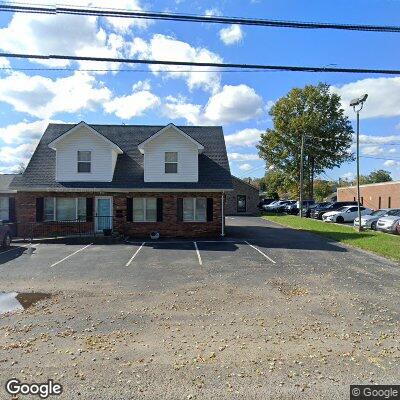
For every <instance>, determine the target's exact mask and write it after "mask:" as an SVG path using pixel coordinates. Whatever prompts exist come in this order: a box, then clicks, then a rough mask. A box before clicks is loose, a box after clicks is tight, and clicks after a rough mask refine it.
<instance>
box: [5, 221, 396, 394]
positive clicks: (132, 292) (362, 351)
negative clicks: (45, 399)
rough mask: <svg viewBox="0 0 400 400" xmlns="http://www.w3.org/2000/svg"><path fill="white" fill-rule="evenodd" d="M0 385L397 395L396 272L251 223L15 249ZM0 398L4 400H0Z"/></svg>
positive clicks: (317, 240) (362, 256)
mask: <svg viewBox="0 0 400 400" xmlns="http://www.w3.org/2000/svg"><path fill="white" fill-rule="evenodd" d="M13 246H14V247H13V248H12V249H10V251H6V252H4V251H3V252H2V253H0V274H1V277H2V279H1V282H2V283H1V291H4V292H12V291H15V292H42V293H43V292H44V293H49V294H51V295H52V297H51V298H50V299H49V300H46V301H43V302H41V303H38V304H37V305H35V306H33V307H32V308H28V309H27V310H25V311H18V312H16V313H14V314H11V315H7V314H5V315H2V316H0V373H1V377H2V381H1V382H0V385H1V387H4V383H5V380H6V379H7V378H8V377H14V376H16V377H18V378H19V379H21V380H25V381H27V382H32V381H35V382H37V381H38V380H39V381H45V380H47V379H48V378H52V379H54V380H56V381H59V382H60V383H62V384H63V385H64V395H62V396H61V398H65V399H69V398H82V399H92V398H93V397H96V398H102V399H126V398H137V397H139V396H140V397H143V398H154V399H156V398H157V399H158V398H161V397H162V398H168V399H177V398H198V399H212V398H217V397H218V398H221V399H223V398H227V399H228V398H229V399H230V398H244V397H246V398H249V399H261V398H262V399H264V398H271V397H273V398H277V399H297V398H299V397H306V398H310V399H322V398H324V399H325V398H326V399H335V398H337V399H339V398H340V399H342V398H346V397H348V390H349V385H350V384H353V383H398V379H399V377H400V369H399V362H398V361H399V358H400V352H399V345H398V339H397V338H398V335H399V313H398V310H399V309H400V294H399V293H400V291H399V283H398V282H399V278H400V272H399V265H398V264H395V263H393V262H390V261H386V260H384V259H382V258H380V257H377V256H373V255H369V254H366V253H363V252H360V251H358V250H353V249H349V248H346V247H344V246H341V245H339V244H337V243H335V242H330V241H327V240H326V239H324V238H322V237H317V236H314V235H312V234H309V233H303V232H299V231H294V230H291V229H288V228H284V227H281V226H278V225H275V224H272V223H269V222H267V221H264V220H262V219H260V218H256V217H233V218H227V236H226V237H225V238H224V239H223V240H215V239H214V240H206V239H202V240H186V241H177V240H165V241H160V242H147V241H145V242H143V241H137V242H130V243H123V242H113V241H104V240H103V241H100V240H97V241H95V242H92V241H91V240H89V239H86V240H77V239H71V240H67V241H43V242H38V243H33V244H32V245H30V244H23V243H21V244H19V243H18V244H14V245H13ZM0 398H7V397H5V396H4V393H1V395H0Z"/></svg>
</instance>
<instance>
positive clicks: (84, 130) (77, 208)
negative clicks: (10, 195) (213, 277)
mask: <svg viewBox="0 0 400 400" xmlns="http://www.w3.org/2000/svg"><path fill="white" fill-rule="evenodd" d="M10 188H11V189H12V190H14V191H16V192H17V193H16V196H15V210H16V219H17V222H18V235H21V236H25V235H33V236H35V237H39V236H42V237H43V236H46V235H52V234H58V233H60V234H62V233H63V232H68V234H80V233H86V232H99V233H101V232H105V231H109V230H113V231H114V232H118V233H120V234H124V235H129V236H137V237H139V236H140V237H143V236H148V235H149V234H150V233H151V232H153V231H157V232H159V234H160V235H161V236H167V237H171V236H176V237H184V236H186V237H192V236H208V235H210V236H216V235H220V234H223V232H224V215H223V212H222V211H223V210H222V207H223V202H224V201H225V196H226V194H227V192H229V191H231V190H232V178H231V174H230V170H229V163H228V158H227V154H226V148H225V141H224V135H223V131H222V128H221V127H212V126H207V127H203V126H202V127H193V126H190V127H187V126H181V127H176V126H175V125H173V124H169V125H167V126H164V127H163V126H147V125H88V124H86V123H84V122H81V123H79V124H77V125H70V124H50V125H49V126H48V128H47V129H46V131H45V133H44V134H43V136H42V138H41V140H40V142H39V144H38V146H37V148H36V150H35V152H34V154H33V156H32V158H31V160H30V162H29V164H28V166H27V168H26V170H25V172H24V173H23V174H22V175H21V176H17V177H15V178H14V179H13V181H12V182H11V184H10Z"/></svg>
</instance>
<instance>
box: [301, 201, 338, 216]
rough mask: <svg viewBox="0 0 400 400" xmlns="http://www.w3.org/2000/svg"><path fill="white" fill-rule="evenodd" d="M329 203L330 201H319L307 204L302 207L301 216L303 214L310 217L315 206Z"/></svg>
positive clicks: (323, 205)
mask: <svg viewBox="0 0 400 400" xmlns="http://www.w3.org/2000/svg"><path fill="white" fill-rule="evenodd" d="M329 204H332V202H330V201H323V202H320V203H314V204H309V205H307V206H305V207H303V216H305V217H306V218H311V216H312V213H313V211H314V210H315V209H316V208H317V207H320V208H322V207H326V206H328V205H329Z"/></svg>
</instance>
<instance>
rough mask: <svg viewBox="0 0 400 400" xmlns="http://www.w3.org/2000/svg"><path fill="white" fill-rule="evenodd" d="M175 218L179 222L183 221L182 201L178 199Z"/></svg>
mask: <svg viewBox="0 0 400 400" xmlns="http://www.w3.org/2000/svg"><path fill="white" fill-rule="evenodd" d="M176 216H177V219H178V221H179V222H182V221H183V199H182V198H178V203H177V208H176Z"/></svg>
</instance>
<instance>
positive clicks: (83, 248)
mask: <svg viewBox="0 0 400 400" xmlns="http://www.w3.org/2000/svg"><path fill="white" fill-rule="evenodd" d="M92 244H93V243H90V244H88V245H87V246H85V247H82V248H80V249H78V250H76V251H74V252H73V253H71V254H70V255H68V256H66V257H64V258H63V259H62V260H60V261H57V262H55V263H54V264H52V265H51V266H50V268H51V267H55V266H56V265H58V264H61V263H62V262H63V261H65V260H67V259H68V258H70V257H72V256H73V255H75V254H77V253H79V252H81V251H83V250H85V249H87V248H88V247H89V246H91V245H92Z"/></svg>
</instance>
